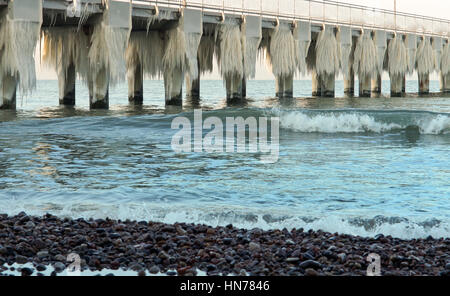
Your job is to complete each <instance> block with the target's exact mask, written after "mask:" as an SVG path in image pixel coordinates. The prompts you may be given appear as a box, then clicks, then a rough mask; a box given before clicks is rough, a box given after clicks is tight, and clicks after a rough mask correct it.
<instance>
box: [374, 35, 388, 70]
mask: <svg viewBox="0 0 450 296" xmlns="http://www.w3.org/2000/svg"><path fill="white" fill-rule="evenodd" d="M373 43H374V45H375V50H376V61H375V64H376V65H375V75H382V74H383V64H384V60H385V58H386V51H387V38H386V32H381V31H376V32H375V33H374V36H373Z"/></svg>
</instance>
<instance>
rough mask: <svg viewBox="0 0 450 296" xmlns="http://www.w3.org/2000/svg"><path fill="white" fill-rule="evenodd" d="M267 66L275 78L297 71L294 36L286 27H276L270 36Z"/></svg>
mask: <svg viewBox="0 0 450 296" xmlns="http://www.w3.org/2000/svg"><path fill="white" fill-rule="evenodd" d="M267 60H268V64H269V65H271V68H272V73H273V74H274V75H275V77H288V76H291V75H293V74H294V73H295V72H296V70H297V64H296V62H297V53H296V46H295V40H294V36H293V35H292V32H291V29H290V28H289V27H288V26H287V25H283V24H280V25H278V26H277V27H276V28H275V29H274V31H273V32H272V34H271V36H270V44H269V46H268V51H267Z"/></svg>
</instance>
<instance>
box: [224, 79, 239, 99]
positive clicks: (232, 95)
mask: <svg viewBox="0 0 450 296" xmlns="http://www.w3.org/2000/svg"><path fill="white" fill-rule="evenodd" d="M242 81H243V80H242V77H240V76H239V75H232V76H229V77H225V88H226V91H227V102H239V101H241V100H242V99H243V95H242V86H243V84H242Z"/></svg>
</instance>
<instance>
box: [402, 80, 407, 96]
mask: <svg viewBox="0 0 450 296" xmlns="http://www.w3.org/2000/svg"><path fill="white" fill-rule="evenodd" d="M402 93H403V94H406V76H405V77H403V80H402Z"/></svg>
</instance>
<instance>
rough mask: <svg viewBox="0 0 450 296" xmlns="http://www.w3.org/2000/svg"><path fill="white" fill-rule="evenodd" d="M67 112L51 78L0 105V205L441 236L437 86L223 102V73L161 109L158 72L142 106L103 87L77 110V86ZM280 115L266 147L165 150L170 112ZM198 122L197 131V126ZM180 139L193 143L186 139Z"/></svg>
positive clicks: (449, 209) (267, 86)
mask: <svg viewBox="0 0 450 296" xmlns="http://www.w3.org/2000/svg"><path fill="white" fill-rule="evenodd" d="M76 87H77V98H76V106H75V107H74V108H66V107H60V106H59V103H58V82H57V81H44V80H40V81H38V82H37V88H36V91H34V92H33V93H32V94H31V95H29V96H28V97H26V98H24V97H21V96H20V94H19V96H18V98H17V110H16V111H5V110H3V111H0V213H6V214H8V215H14V214H17V213H19V212H21V211H24V212H26V213H27V214H30V215H43V214H45V213H51V214H54V215H58V216H60V217H72V218H79V217H84V218H106V217H109V218H111V219H121V220H127V219H129V220H138V221H141V220H146V221H158V222H166V223H175V222H186V223H196V224H207V225H211V226H217V225H228V224H233V225H234V226H236V227H240V228H261V229H283V228H287V229H292V228H296V229H299V228H303V229H304V230H309V229H312V230H323V231H328V232H333V233H334V232H338V233H345V234H351V235H358V236H369V237H371V236H375V235H378V234H384V235H391V236H393V237H398V238H402V239H413V238H424V237H428V236H430V235H431V236H433V237H436V238H440V237H445V238H446V237H449V234H450V96H447V97H446V96H443V95H440V94H437V93H435V92H438V90H439V83H438V82H437V81H432V82H431V91H432V92H433V94H431V95H429V96H419V95H417V81H412V80H411V81H409V80H408V81H407V92H408V94H407V95H406V96H405V97H401V98H390V97H389V89H390V87H389V81H384V82H383V94H382V95H381V96H380V97H377V98H359V97H353V98H345V96H344V92H343V83H342V81H337V82H336V97H337V98H312V97H311V81H308V80H298V81H295V82H294V96H295V99H289V100H279V99H276V98H274V94H275V83H274V81H255V80H253V81H248V83H247V97H248V99H247V100H246V101H245V102H243V103H241V104H227V102H226V99H225V97H226V94H225V88H224V85H223V82H222V81H218V80H204V81H201V99H200V101H195V102H194V101H192V100H189V99H184V100H183V106H182V107H174V106H168V107H166V106H165V103H164V86H163V82H162V81H158V80H155V81H145V83H144V105H143V106H132V105H129V103H128V88H127V85H126V84H119V85H117V86H115V87H112V88H111V89H110V109H109V110H97V111H90V110H89V103H88V101H89V98H88V90H87V88H86V86H84V85H83V84H82V83H81V82H79V83H78V82H77V86H76ZM196 109H201V110H202V115H203V118H204V119H205V118H208V117H213V116H214V117H218V118H220V119H223V120H225V119H226V118H227V117H234V118H237V117H243V118H249V117H254V118H259V117H267V118H279V157H278V161H276V162H273V163H267V162H262V161H261V159H260V156H261V153H259V152H257V153H253V152H250V151H247V152H245V153H232V152H226V151H223V152H220V151H219V152H210V153H208V152H205V151H202V152H195V151H192V152H177V151H174V149H173V147H172V139H173V137H174V135H175V134H176V133H177V132H178V131H179V130H177V129H172V123H173V121H174V119H176V118H177V117H180V116H181V117H186V118H190V119H192V118H193V114H194V110H196ZM206 132H207V131H203V133H206ZM192 141H193V139H192Z"/></svg>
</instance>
